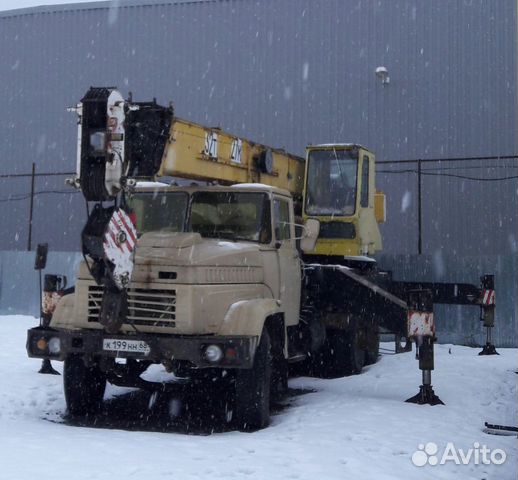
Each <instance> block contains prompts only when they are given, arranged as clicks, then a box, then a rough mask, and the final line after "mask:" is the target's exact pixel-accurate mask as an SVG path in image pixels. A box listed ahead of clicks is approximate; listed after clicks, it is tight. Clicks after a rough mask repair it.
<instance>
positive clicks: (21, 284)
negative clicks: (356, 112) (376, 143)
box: [0, 251, 518, 347]
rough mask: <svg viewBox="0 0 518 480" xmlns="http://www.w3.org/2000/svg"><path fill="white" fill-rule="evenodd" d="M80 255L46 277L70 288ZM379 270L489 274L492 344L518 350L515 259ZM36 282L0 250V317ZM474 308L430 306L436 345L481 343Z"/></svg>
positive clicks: (398, 263)
mask: <svg viewBox="0 0 518 480" xmlns="http://www.w3.org/2000/svg"><path fill="white" fill-rule="evenodd" d="M80 260H81V256H80V255H79V254H74V253H70V252H53V253H51V254H50V255H49V259H48V263H47V268H46V269H45V270H44V272H43V274H45V273H55V274H64V275H67V277H68V279H69V285H73V284H74V283H75V273H76V270H77V266H78V264H79V261H80ZM378 262H379V264H380V267H382V268H385V269H387V270H391V271H392V272H393V275H394V278H396V279H406V280H409V281H412V280H416V281H417V280H424V281H443V282H456V281H457V282H464V283H473V284H476V285H478V284H479V277H480V276H481V275H483V274H484V273H494V274H495V283H496V289H497V308H496V326H495V328H494V334H493V338H494V342H495V344H496V345H497V346H499V347H516V346H518V326H517V318H518V315H517V313H518V312H517V308H516V303H515V300H514V299H515V298H516V292H513V285H516V281H517V271H516V255H514V256H512V255H510V256H504V255H502V256H487V257H484V258H482V259H481V258H480V257H475V258H473V257H443V256H435V257H430V256H419V257H417V256H415V255H382V256H379V258H378ZM38 289H39V283H38V275H37V272H36V271H34V254H33V253H29V252H6V251H4V252H0V315H8V314H25V315H34V316H37V315H38V312H39V293H38ZM479 316H480V311H479V308H478V307H459V306H454V307H451V306H443V305H436V306H435V317H436V322H437V336H438V341H439V343H455V344H460V345H469V346H475V345H483V344H484V343H485V330H484V329H483V328H482V325H481V322H480V320H479Z"/></svg>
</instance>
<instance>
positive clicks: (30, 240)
mask: <svg viewBox="0 0 518 480" xmlns="http://www.w3.org/2000/svg"><path fill="white" fill-rule="evenodd" d="M35 178H36V164H35V163H34V162H32V173H31V199H30V206H29V238H28V239H27V251H28V252H30V251H31V250H32V217H33V213H34V183H35Z"/></svg>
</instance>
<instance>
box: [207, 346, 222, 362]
mask: <svg viewBox="0 0 518 480" xmlns="http://www.w3.org/2000/svg"><path fill="white" fill-rule="evenodd" d="M203 356H204V357H205V360H207V361H208V362H209V363H218V362H220V361H221V359H222V358H223V350H222V349H221V347H220V346H219V345H209V346H208V347H206V348H205V351H204V352H203Z"/></svg>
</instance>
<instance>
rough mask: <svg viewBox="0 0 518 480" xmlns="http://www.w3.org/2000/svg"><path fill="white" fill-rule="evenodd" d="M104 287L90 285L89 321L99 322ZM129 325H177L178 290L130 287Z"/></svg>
mask: <svg viewBox="0 0 518 480" xmlns="http://www.w3.org/2000/svg"><path fill="white" fill-rule="evenodd" d="M102 298H103V287H100V286H98V285H90V286H89V287H88V321H89V322H99V312H100V311H101V302H102ZM127 320H128V321H127V322H124V323H125V324H127V325H132V324H133V325H146V326H150V327H174V326H176V323H175V320H176V290H158V289H145V288H129V289H128V315H127Z"/></svg>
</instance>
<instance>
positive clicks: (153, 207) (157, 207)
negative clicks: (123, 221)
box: [129, 192, 189, 233]
mask: <svg viewBox="0 0 518 480" xmlns="http://www.w3.org/2000/svg"><path fill="white" fill-rule="evenodd" d="M188 203H189V195H187V193H185V192H140V193H137V194H135V195H134V196H133V197H132V198H131V200H130V201H129V206H130V208H131V209H132V210H133V212H134V214H135V216H136V220H137V231H138V232H139V233H146V232H152V231H163V232H183V231H184V225H185V217H186V212H187V205H188Z"/></svg>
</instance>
